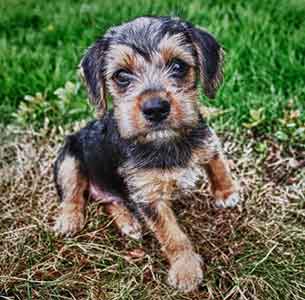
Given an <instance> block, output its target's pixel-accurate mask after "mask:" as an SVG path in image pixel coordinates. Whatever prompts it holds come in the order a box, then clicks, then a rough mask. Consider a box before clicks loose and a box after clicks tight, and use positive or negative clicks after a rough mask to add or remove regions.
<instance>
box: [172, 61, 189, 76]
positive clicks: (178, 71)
mask: <svg viewBox="0 0 305 300" xmlns="http://www.w3.org/2000/svg"><path fill="white" fill-rule="evenodd" d="M169 66H170V70H171V72H172V76H174V77H177V78H182V77H184V76H185V75H186V73H187V71H188V69H189V66H188V64H187V63H186V62H184V61H183V60H181V59H179V58H175V59H173V60H172V61H171V62H170V64H169Z"/></svg>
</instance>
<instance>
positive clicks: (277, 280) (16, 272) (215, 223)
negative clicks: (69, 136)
mask: <svg viewBox="0 0 305 300" xmlns="http://www.w3.org/2000/svg"><path fill="white" fill-rule="evenodd" d="M1 135H2V136H1V145H2V146H1V149H0V205H1V215H0V218H1V219H0V222H1V228H0V245H1V253H0V266H1V267H0V295H2V296H3V297H4V298H3V299H139V300H141V299H245V300H246V299H251V300H252V299H294V300H300V299H305V258H304V249H305V230H304V225H305V205H304V203H305V172H304V165H302V162H301V160H300V159H301V158H302V157H303V159H304V153H300V152H297V151H295V152H293V151H290V156H288V155H287V156H285V155H284V154H283V151H282V149H281V147H279V146H278V145H275V144H274V143H272V142H269V147H268V152H267V153H266V154H265V155H262V154H258V153H257V152H256V151H255V150H254V148H255V144H256V141H254V140H251V139H245V137H242V138H240V137H239V138H238V139H231V138H227V141H226V142H225V143H224V144H225V149H226V152H227V153H228V155H229V157H230V158H231V159H232V166H233V170H234V174H236V176H237V177H238V178H239V179H240V185H241V188H242V193H241V194H242V203H241V205H240V206H239V207H238V208H237V209H233V210H230V209H228V210H222V209H215V208H214V207H213V205H212V200H211V199H210V195H209V193H208V189H207V185H206V184H204V185H203V186H202V187H201V188H200V189H198V192H196V193H195V194H194V195H192V196H191V197H188V198H186V199H181V200H179V201H178V202H177V204H175V210H176V213H177V215H178V217H179V221H180V223H181V224H182V226H183V228H184V229H185V231H187V232H188V233H189V235H190V236H191V238H192V240H193V242H194V245H195V247H196V249H197V251H198V252H199V253H200V254H201V255H202V256H203V259H204V262H205V264H204V273H205V278H204V282H203V284H202V286H201V287H200V290H199V291H198V292H194V293H192V294H188V295H183V294H180V293H178V292H177V291H175V290H172V289H171V288H169V287H168V286H167V285H166V283H165V279H166V267H167V265H166V261H165V259H164V258H162V256H161V253H160V250H159V246H158V244H157V242H156V240H155V239H154V238H153V237H152V236H151V234H150V233H146V234H145V236H144V241H143V242H139V243H138V242H132V241H128V240H126V239H124V238H123V237H120V236H119V235H118V234H117V232H116V230H115V229H114V228H113V226H112V224H111V221H109V219H107V218H106V216H105V214H104V212H103V211H102V206H101V205H100V204H98V203H92V204H91V205H90V208H89V212H88V213H89V218H88V223H87V226H86V228H85V229H84V230H83V231H82V232H81V233H80V234H79V235H77V236H76V237H74V238H70V239H61V238H56V237H55V236H54V235H53V233H52V232H51V231H50V226H51V225H52V224H53V217H54V214H55V213H56V209H57V196H56V194H55V190H54V186H53V183H52V161H53V159H54V157H55V154H56V151H57V149H58V146H59V142H60V141H61V139H62V135H63V132H62V133H59V132H58V130H57V132H55V131H53V132H52V131H50V130H48V129H47V128H45V129H43V130H41V131H40V132H34V131H30V130H27V131H22V130H19V129H16V128H15V129H14V128H6V130H2V134H1ZM5 297H6V298H5ZM0 298H1V296H0Z"/></svg>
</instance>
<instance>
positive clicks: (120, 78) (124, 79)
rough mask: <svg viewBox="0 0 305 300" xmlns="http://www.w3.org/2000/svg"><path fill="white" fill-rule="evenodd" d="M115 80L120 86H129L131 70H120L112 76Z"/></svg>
mask: <svg viewBox="0 0 305 300" xmlns="http://www.w3.org/2000/svg"><path fill="white" fill-rule="evenodd" d="M112 79H113V81H114V82H115V83H116V84H117V85H118V86H120V87H127V86H128V85H129V84H130V82H131V80H132V77H131V74H130V72H128V71H126V70H118V71H116V72H115V73H114V74H113V76H112Z"/></svg>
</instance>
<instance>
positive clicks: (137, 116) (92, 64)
mask: <svg viewBox="0 0 305 300" xmlns="http://www.w3.org/2000/svg"><path fill="white" fill-rule="evenodd" d="M177 60H179V61H180V62H181V61H182V62H183V64H184V66H186V67H185V72H184V73H183V76H182V75H181V76H174V73H173V69H172V64H173V62H174V61H177ZM222 63H223V51H222V49H221V47H220V46H219V44H218V43H217V42H216V40H215V39H214V38H213V37H212V36H211V35H210V34H209V33H207V32H205V31H202V30H200V29H197V28H195V27H193V26H192V25H191V24H189V23H187V22H183V21H181V20H179V19H175V18H167V17H141V18H138V19H136V20H134V21H132V22H129V23H126V24H123V25H121V26H117V27H114V28H111V29H110V30H109V31H108V32H107V33H106V34H105V36H104V37H103V38H102V39H100V40H98V41H97V42H96V43H95V44H94V45H93V46H92V47H91V48H89V50H88V52H87V53H86V55H85V57H84V58H83V60H82V62H81V69H82V74H83V77H84V80H85V82H86V85H87V87H88V91H89V97H90V100H91V102H92V103H93V104H94V105H95V106H96V108H97V112H98V119H97V120H94V121H92V122H90V123H88V125H87V126H86V127H84V128H83V129H81V130H80V131H79V132H77V133H75V134H73V135H71V136H69V137H67V139H66V142H65V145H64V147H63V148H62V150H61V152H60V154H59V157H58V159H57V161H56V164H55V169H54V170H55V182H56V187H57V190H58V192H59V196H60V198H61V200H62V204H61V207H62V211H61V214H60V216H59V217H58V219H57V223H56V226H55V229H56V231H57V232H59V233H63V234H68V235H69V234H74V233H76V232H77V231H78V230H80V229H81V228H82V227H83V226H84V219H85V218H84V209H85V198H84V195H85V194H87V195H89V197H91V198H94V199H96V200H99V201H102V202H103V203H104V204H105V208H106V210H107V212H108V213H109V214H110V215H111V217H113V218H114V219H115V223H116V224H117V226H118V227H119V228H120V229H121V232H122V233H124V234H126V235H129V236H131V237H133V238H139V237H140V235H141V227H140V225H139V222H138V220H137V219H138V217H142V219H144V220H145V222H146V223H147V224H148V226H149V227H150V229H151V230H152V231H153V232H154V233H155V235H156V237H157V239H158V240H159V242H160V244H161V246H162V249H163V251H164V253H165V254H166V256H167V258H168V260H169V262H170V264H171V269H170V271H169V277H168V281H169V283H170V284H171V285H173V286H175V287H177V288H179V289H180V290H183V291H190V290H193V289H195V288H196V287H197V285H198V284H199V283H200V282H201V280H202V278H203V274H202V270H201V263H202V262H201V259H200V256H199V255H198V254H196V253H195V252H194V250H193V247H192V244H191V242H190V241H189V239H188V238H187V236H186V235H185V234H184V233H183V232H182V231H181V229H180V228H179V225H178V223H177V221H176V219H175V216H174V214H173V212H172V210H171V203H172V200H173V199H174V198H175V197H179V195H180V193H181V192H188V191H189V190H190V189H191V188H193V187H195V185H196V182H197V181H198V180H199V179H200V178H201V176H202V172H203V171H204V170H206V171H207V174H208V177H209V180H210V183H211V189H212V192H213V194H214V195H215V197H216V198H217V205H218V206H221V207H226V206H228V207H232V206H234V205H236V203H237V201H238V195H237V193H236V186H235V184H234V182H233V180H232V179H231V176H230V171H229V168H228V166H227V163H226V161H225V159H224V157H223V154H222V153H221V148H220V144H219V142H218V139H217V137H216V135H215V133H214V132H213V131H212V130H211V129H210V128H209V127H208V126H207V124H206V123H205V122H204V120H203V118H202V116H201V115H200V112H199V104H198V100H197V98H198V95H197V88H196V85H197V81H198V80H197V79H199V81H200V82H201V83H202V85H203V88H204V91H205V93H206V95H207V96H209V97H214V96H215V93H216V90H217V88H218V86H219V85H220V83H221V80H222ZM120 70H124V71H125V72H128V76H129V77H128V78H131V79H130V80H128V84H127V85H122V84H121V85H120V84H119V83H118V82H117V81H116V79H115V78H116V74H117V73H118V72H119V71H120ZM107 94H109V95H111V96H112V99H113V110H112V111H108V112H107V111H106V108H107V105H106V95H107ZM152 99H161V100H162V101H163V102H166V103H167V107H169V108H170V110H168V111H167V115H166V117H165V118H164V119H162V121H160V122H159V121H158V122H157V123H156V122H153V121H151V120H150V119H149V118H147V116H146V115H145V113H144V110H143V107H144V104H147V103H148V102H149V101H151V100H152ZM161 100H158V101H161ZM186 265H187V266H188V267H187V268H186V267H185V266H186Z"/></svg>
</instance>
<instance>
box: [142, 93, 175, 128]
mask: <svg viewBox="0 0 305 300" xmlns="http://www.w3.org/2000/svg"><path fill="white" fill-rule="evenodd" d="M170 108H171V107H170V104H169V103H168V101H166V100H163V99H162V98H152V99H149V100H147V101H145V102H144V104H143V106H142V112H143V114H144V117H145V119H146V120H148V121H151V122H161V121H163V120H165V119H166V118H167V116H168V115H169V112H170Z"/></svg>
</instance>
